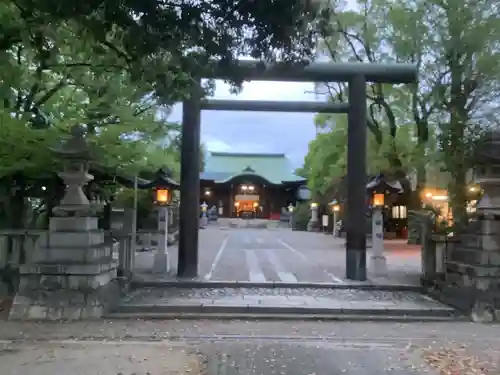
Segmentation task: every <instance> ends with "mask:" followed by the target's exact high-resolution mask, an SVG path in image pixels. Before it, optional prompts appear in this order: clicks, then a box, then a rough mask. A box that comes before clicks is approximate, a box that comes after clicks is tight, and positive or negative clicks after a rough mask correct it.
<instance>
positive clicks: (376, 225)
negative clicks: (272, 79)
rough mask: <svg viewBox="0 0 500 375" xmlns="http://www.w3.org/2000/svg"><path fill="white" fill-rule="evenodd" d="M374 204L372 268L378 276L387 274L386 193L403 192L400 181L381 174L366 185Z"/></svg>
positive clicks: (372, 204)
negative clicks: (385, 238) (385, 244)
mask: <svg viewBox="0 0 500 375" xmlns="http://www.w3.org/2000/svg"><path fill="white" fill-rule="evenodd" d="M366 190H367V192H368V194H369V195H370V197H371V206H372V257H371V263H370V265H371V268H372V272H373V274H374V275H376V276H383V275H386V274H387V259H386V258H385V255H384V207H385V197H386V195H391V194H398V193H401V192H402V186H401V184H400V183H399V181H395V182H392V181H388V180H387V179H386V178H385V176H384V175H382V174H379V175H378V176H376V177H375V178H373V179H372V180H371V181H370V182H368V184H367V185H366Z"/></svg>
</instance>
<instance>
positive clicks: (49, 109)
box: [0, 0, 319, 226]
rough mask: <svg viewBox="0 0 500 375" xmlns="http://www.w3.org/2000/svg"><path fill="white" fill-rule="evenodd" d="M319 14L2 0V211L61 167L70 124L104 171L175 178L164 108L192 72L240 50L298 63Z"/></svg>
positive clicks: (299, 9)
mask: <svg viewBox="0 0 500 375" xmlns="http://www.w3.org/2000/svg"><path fill="white" fill-rule="evenodd" d="M318 14H319V10H318V7H317V6H316V5H315V4H314V3H313V2H303V1H295V0H287V1H286V2H285V1H284V0H279V1H275V0H274V1H271V0H264V1H259V2H258V3H257V2H241V1H236V0H233V1H230V0H213V1H199V2H193V1H183V0H174V1H158V0H154V1H153V0H144V1H142V0H141V1H136V0H124V1H122V0H120V1H115V0H110V1H108V0H106V1H104V0H90V1H86V2H77V1H76V2H75V1H73V2H68V1H62V0H47V1H45V0H44V1H42V0H7V1H4V2H2V4H1V5H0V68H1V69H0V180H1V183H0V185H1V186H0V187H1V188H2V194H0V195H1V198H0V199H1V201H0V211H2V212H7V216H9V215H10V214H9V213H11V214H15V213H18V212H24V209H25V208H26V207H29V206H30V204H26V202H27V199H29V197H30V196H32V194H33V193H36V190H37V189H38V192H37V194H38V195H41V196H43V193H42V192H41V191H40V189H41V187H42V186H39V185H40V184H38V186H35V185H36V181H39V180H40V179H42V178H44V177H45V176H50V175H54V172H56V171H59V170H60V166H59V165H58V162H57V158H55V155H54V153H53V152H51V151H50V149H51V147H52V146H54V145H55V144H57V142H59V141H60V140H61V139H62V138H64V137H65V136H66V135H68V131H69V129H70V128H71V127H72V126H74V125H77V124H78V125H83V126H84V127H85V130H86V137H87V140H88V142H89V143H90V144H91V145H92V146H93V149H94V150H95V153H96V162H97V163H98V164H100V165H102V166H104V167H106V168H107V170H115V171H118V170H120V171H122V172H123V173H126V174H129V175H132V174H135V173H137V172H139V171H144V170H150V171H151V170H155V169H156V168H158V167H160V166H165V165H167V166H168V167H170V168H171V169H172V170H173V171H174V173H175V174H178V173H179V170H180V168H179V146H180V143H179V137H180V133H181V130H182V129H181V127H180V125H179V124H177V123H172V122H170V121H168V116H165V114H168V113H169V108H170V106H171V105H172V104H173V103H175V102H176V101H179V100H182V99H184V98H186V97H188V96H189V95H190V92H191V88H192V85H193V82H194V81H195V80H194V79H193V78H197V77H196V76H197V74H199V72H200V68H201V67H205V66H206V63H207V61H209V60H215V61H218V63H219V64H221V65H222V66H223V67H226V68H227V69H231V63H232V62H233V61H234V59H235V58H236V57H239V56H241V55H246V56H250V57H253V58H258V59H262V60H265V61H274V60H276V59H279V60H281V61H289V62H293V63H303V62H307V61H309V60H310V59H311V58H312V57H313V55H314V42H315V40H316V36H315V35H316V20H317V19H318V18H317V16H318ZM239 81H240V78H239V77H236V76H235V77H234V79H233V83H239ZM211 87H213V86H212V85H211V82H209V83H208V85H207V86H206V89H207V92H210V91H209V90H210V88H211ZM13 185H14V186H16V187H17V189H11V187H12V186H13ZM44 188H45V187H44ZM35 196H36V194H35ZM45 198H47V199H48V200H50V199H52V198H50V197H49V196H47V197H45ZM20 216H22V215H17V217H20ZM3 219H5V220H3ZM2 220H3V222H5V223H8V224H7V225H14V226H16V225H17V226H19V225H22V223H21V221H22V219H20V220H21V221H19V220H18V223H17V224H13V223H12V217H11V216H10V217H7V218H2Z"/></svg>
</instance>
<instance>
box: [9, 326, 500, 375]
mask: <svg viewBox="0 0 500 375" xmlns="http://www.w3.org/2000/svg"><path fill="white" fill-rule="evenodd" d="M0 340H5V341H3V342H2V343H1V344H0V356H1V371H0V372H1V374H2V375H14V374H16V375H17V374H19V375H21V374H22V375H25V374H26V375H28V374H29V375H49V374H50V375H52V374H67V373H71V374H73V375H83V374H103V375H118V374H121V375H132V374H135V375H146V374H150V375H160V374H167V375H169V374H206V375H223V374H224V375H228V374H238V375H239V374H248V375H250V374H255V375H257V374H259V375H271V374H287V375H288V374H291V375H304V374H306V375H307V374H317V375H331V374H347V375H373V374H375V375H386V374H401V375H403V374H404V375H410V374H419V375H420V374H429V375H438V374H439V375H472V374H476V375H477V374H480V375H485V374H487V375H491V374H498V373H499V367H498V359H499V351H498V350H499V348H500V326H484V325H475V324H471V323H425V324H421V323H411V324H394V323H370V322H366V323H361V322H359V323H339V322H335V323H327V322H324V323H316V322H241V321H232V322H214V321H196V322H186V321H180V322H176V321H168V322H162V321H126V322H110V321H99V322H79V323H72V324H59V323H52V324H47V323H26V322H25V323H13V322H3V323H2V325H1V326H0ZM9 340H14V341H13V342H11V341H9Z"/></svg>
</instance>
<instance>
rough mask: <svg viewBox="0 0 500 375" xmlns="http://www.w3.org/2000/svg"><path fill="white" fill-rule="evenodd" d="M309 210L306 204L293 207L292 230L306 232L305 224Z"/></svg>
mask: <svg viewBox="0 0 500 375" xmlns="http://www.w3.org/2000/svg"><path fill="white" fill-rule="evenodd" d="M310 214H311V210H310V208H309V203H308V202H301V203H299V204H297V205H296V206H295V209H294V211H293V218H292V228H293V229H294V230H301V231H305V230H307V223H308V222H309V219H310Z"/></svg>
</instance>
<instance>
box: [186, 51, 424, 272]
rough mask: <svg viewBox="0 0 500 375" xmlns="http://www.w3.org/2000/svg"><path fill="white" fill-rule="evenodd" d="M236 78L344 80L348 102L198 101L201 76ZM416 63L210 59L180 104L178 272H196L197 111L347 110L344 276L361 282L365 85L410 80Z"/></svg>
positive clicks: (414, 76)
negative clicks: (225, 63) (226, 64)
mask: <svg viewBox="0 0 500 375" xmlns="http://www.w3.org/2000/svg"><path fill="white" fill-rule="evenodd" d="M233 77H239V78H241V79H243V80H244V81H288V82H319V83H324V82H347V83H348V85H349V102H348V103H320V102H300V101H299V102H280V101H258V100H249V101H240V100H203V99H202V97H201V89H200V84H201V79H202V78H213V79H226V80H230V79H231V78H233ZM416 81H417V67H416V65H410V64H397V63H393V64H382V63H331V62H317V63H311V64H309V65H307V66H303V65H300V66H297V65H295V66H294V65H290V64H273V65H265V64H262V63H260V62H256V61H237V62H236V63H235V65H234V66H233V67H231V70H230V71H228V70H227V68H222V67H220V66H218V65H217V64H216V63H214V64H212V65H209V66H208V67H207V69H206V73H200V76H199V78H198V88H197V89H195V90H193V93H192V95H191V97H190V98H189V99H187V100H185V101H184V102H183V107H182V144H181V181H180V184H181V188H180V192H181V193H180V195H181V207H180V218H179V219H180V221H179V226H180V227H179V258H178V259H179V261H178V262H179V263H178V276H179V277H186V278H194V277H196V276H197V274H198V229H199V199H200V189H199V186H200V165H199V160H200V119H201V111H202V110H218V111H262V112H270V111H274V112H313V113H347V116H348V136H347V212H346V277H347V278H348V279H351V280H357V281H364V280H366V232H365V226H364V225H359V223H364V222H365V220H366V219H365V217H366V216H365V215H366V204H365V203H366V202H365V199H366V138H367V132H366V123H367V108H366V84H367V83H389V84H399V83H414V82H416Z"/></svg>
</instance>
